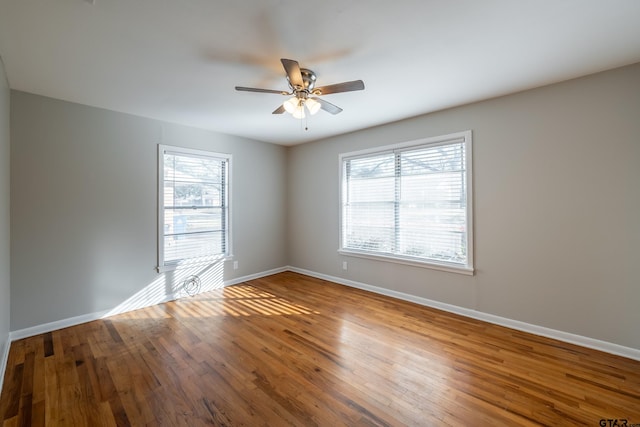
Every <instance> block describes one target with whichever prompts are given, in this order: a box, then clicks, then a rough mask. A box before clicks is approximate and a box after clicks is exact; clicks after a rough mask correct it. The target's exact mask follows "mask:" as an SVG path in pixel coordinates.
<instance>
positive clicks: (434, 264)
mask: <svg viewBox="0 0 640 427" xmlns="http://www.w3.org/2000/svg"><path fill="white" fill-rule="evenodd" d="M461 142H462V143H464V148H465V185H466V190H467V193H466V226H467V236H466V245H467V260H466V261H467V262H466V264H465V265H462V264H457V263H452V262H446V261H435V260H431V259H424V258H418V257H411V256H407V255H400V254H391V253H386V252H375V251H366V250H358V249H352V248H345V247H344V243H345V242H344V241H343V237H344V232H343V226H344V225H345V224H344V222H345V219H344V218H343V216H344V183H345V178H346V177H345V167H344V164H345V161H347V160H350V159H356V158H364V157H367V156H373V155H381V154H385V153H396V152H398V151H406V150H410V149H416V148H420V147H425V148H428V147H433V146H438V145H447V144H453V143H461ZM472 150H473V143H472V132H471V130H467V131H463V132H456V133H451V134H447V135H441V136H434V137H428V138H422V139H417V140H412V141H406V142H401V143H396V144H391V145H385V146H380V147H374V148H369V149H364V150H359V151H352V152H348V153H341V154H339V156H338V168H339V180H338V181H339V182H338V185H339V192H338V194H339V203H338V206H339V207H338V210H339V213H338V242H339V247H338V253H339V254H341V255H345V256H352V257H359V258H366V259H373V260H378V261H386V262H393V263H397V264H405V265H411V266H415V267H422V268H429V269H434V270H441V271H447V272H453V273H460V274H466V275H473V274H474V242H473V235H474V232H473V218H474V217H473V170H472V165H473V153H472Z"/></svg>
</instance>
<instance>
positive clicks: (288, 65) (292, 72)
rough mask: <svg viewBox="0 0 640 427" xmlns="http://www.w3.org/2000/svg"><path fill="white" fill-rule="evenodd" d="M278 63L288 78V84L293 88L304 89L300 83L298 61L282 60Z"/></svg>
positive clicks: (300, 75)
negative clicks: (280, 63)
mask: <svg viewBox="0 0 640 427" xmlns="http://www.w3.org/2000/svg"><path fill="white" fill-rule="evenodd" d="M280 62H282V66H283V67H284V70H285V71H286V72H287V76H288V77H289V82H290V83H291V85H292V86H293V87H294V88H295V87H299V88H300V89H302V88H304V82H303V81H302V73H301V72H300V65H299V64H298V61H294V60H293V59H285V58H282V59H280Z"/></svg>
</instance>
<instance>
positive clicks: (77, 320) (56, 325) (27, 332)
mask: <svg viewBox="0 0 640 427" xmlns="http://www.w3.org/2000/svg"><path fill="white" fill-rule="evenodd" d="M107 312H108V311H107V310H105V311H98V312H95V313H89V314H83V315H82V316H75V317H69V318H68V319H61V320H56V321H55V322H49V323H43V324H42V325H36V326H31V327H28V328H24V329H18V330H17V331H13V332H11V333H10V334H9V338H10V339H11V341H17V340H21V339H23V338H29V337H32V336H34V335H40V334H45V333H47V332H51V331H57V330H58V329H64V328H68V327H69V326H75V325H80V324H81V323H87V322H92V321H94V320H98V319H101V318H102V317H103V316H104V315H105V314H106V313H107Z"/></svg>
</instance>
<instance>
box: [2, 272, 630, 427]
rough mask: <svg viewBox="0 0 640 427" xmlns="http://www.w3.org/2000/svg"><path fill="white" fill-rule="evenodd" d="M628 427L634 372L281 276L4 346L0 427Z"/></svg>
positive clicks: (536, 340) (524, 337) (529, 338)
mask: <svg viewBox="0 0 640 427" xmlns="http://www.w3.org/2000/svg"><path fill="white" fill-rule="evenodd" d="M601 420H605V421H604V422H605V424H601ZM625 420H626V422H627V425H632V424H634V423H640V362H637V361H633V360H629V359H625V358H622V357H617V356H613V355H610V354H606V353H601V352H598V351H594V350H589V349H585V348H581V347H578V346H574V345H571V344H566V343H562V342H558V341H554V340H550V339H546V338H541V337H538V336H535V335H530V334H527V333H523V332H518V331H514V330H511V329H507V328H503V327H500V326H496V325H491V324H487V323H482V322H480V321H477V320H472V319H467V318H464V317H460V316H456V315H453V314H449V313H445V312H441V311H438V310H433V309H430V308H425V307H422V306H418V305H414V304H411V303H407V302H403V301H398V300H394V299H391V298H388V297H384V296H379V295H376V294H372V293H368V292H364V291H360V290H355V289H350V288H347V287H344V286H341V285H337V284H333V283H330V282H326V281H322V280H318V279H314V278H310V277H307V276H303V275H299V274H295V273H290V272H287V273H282V274H277V275H274V276H270V277H266V278H262V279H258V280H252V281H249V282H246V283H243V284H240V285H235V286H231V287H227V288H224V289H220V290H215V291H212V292H208V293H204V294H200V295H199V296H197V297H194V298H189V299H183V300H179V301H175V302H171V303H167V304H162V305H158V306H154V307H150V308H146V309H142V310H137V311H134V312H129V313H125V314H121V315H117V316H114V317H111V318H108V319H104V320H100V321H95V322H91V323H86V324H83V325H79V326H74V327H71V328H67V329H63V330H59V331H54V332H51V333H46V334H43V335H39V336H35V337H31V338H27V339H23V340H20V341H16V342H14V343H13V344H12V346H11V350H10V354H9V361H8V367H7V372H6V376H5V381H4V389H3V391H2V395H1V397H0V423H1V425H2V426H5V427H8V426H19V425H34V426H41V425H49V426H72V425H77V426H101V425H106V426H113V425H122V426H126V425H140V426H143V425H149V426H154V425H177V426H198V425H220V426H238V425H245V426H257V425H269V426H284V425H292V426H301V425H321V426H338V425H365V426H367V425H381V426H398V425H427V426H435V425H462V426H482V425H491V426H495V425H510V426H511V425H553V426H556V425H589V426H599V425H607V426H613V425H614V424H613V421H615V422H616V425H620V426H622V425H623V422H624V421H625ZM607 423H609V424H607ZM639 425H640V424H639Z"/></svg>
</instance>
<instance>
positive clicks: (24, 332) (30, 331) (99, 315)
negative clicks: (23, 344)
mask: <svg viewBox="0 0 640 427" xmlns="http://www.w3.org/2000/svg"><path fill="white" fill-rule="evenodd" d="M287 270H288V268H287V267H280V268H274V269H272V270H267V271H262V272H260V273H255V274H249V275H247V276H242V277H236V278H235V279H230V280H225V281H224V282H222V286H223V287H224V286H231V285H236V284H238V283H242V282H246V281H249V280H254V279H259V278H261V277H265V276H271V275H273V274H277V273H282V272H283V271H287ZM176 298H177V296H176V295H169V296H168V297H167V298H166V299H164V300H162V301H160V302H156V303H154V304H150V305H155V304H162V303H165V302H169V301H173V300H175V299H176ZM140 308H144V306H137V307H136V308H135V309H134V310H139V309H140ZM120 313H126V311H118V312H114V311H113V310H103V311H98V312H95V313H89V314H83V315H81V316H76V317H70V318H67V319H62V320H56V321H55V322H49V323H44V324H42V325H36V326H31V327H29V328H24V329H19V330H17V331H13V332H11V333H9V342H12V341H16V340H19V339H23V338H28V337H32V336H35V335H40V334H44V333H47V332H51V331H56V330H58V329H63V328H68V327H70V326H76V325H80V324H82V323H87V322H92V321H94V320H98V319H103V318H107V317H110V316H112V315H116V314H120ZM8 353H9V349H8V348H7V355H8ZM0 390H1V388H0Z"/></svg>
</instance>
